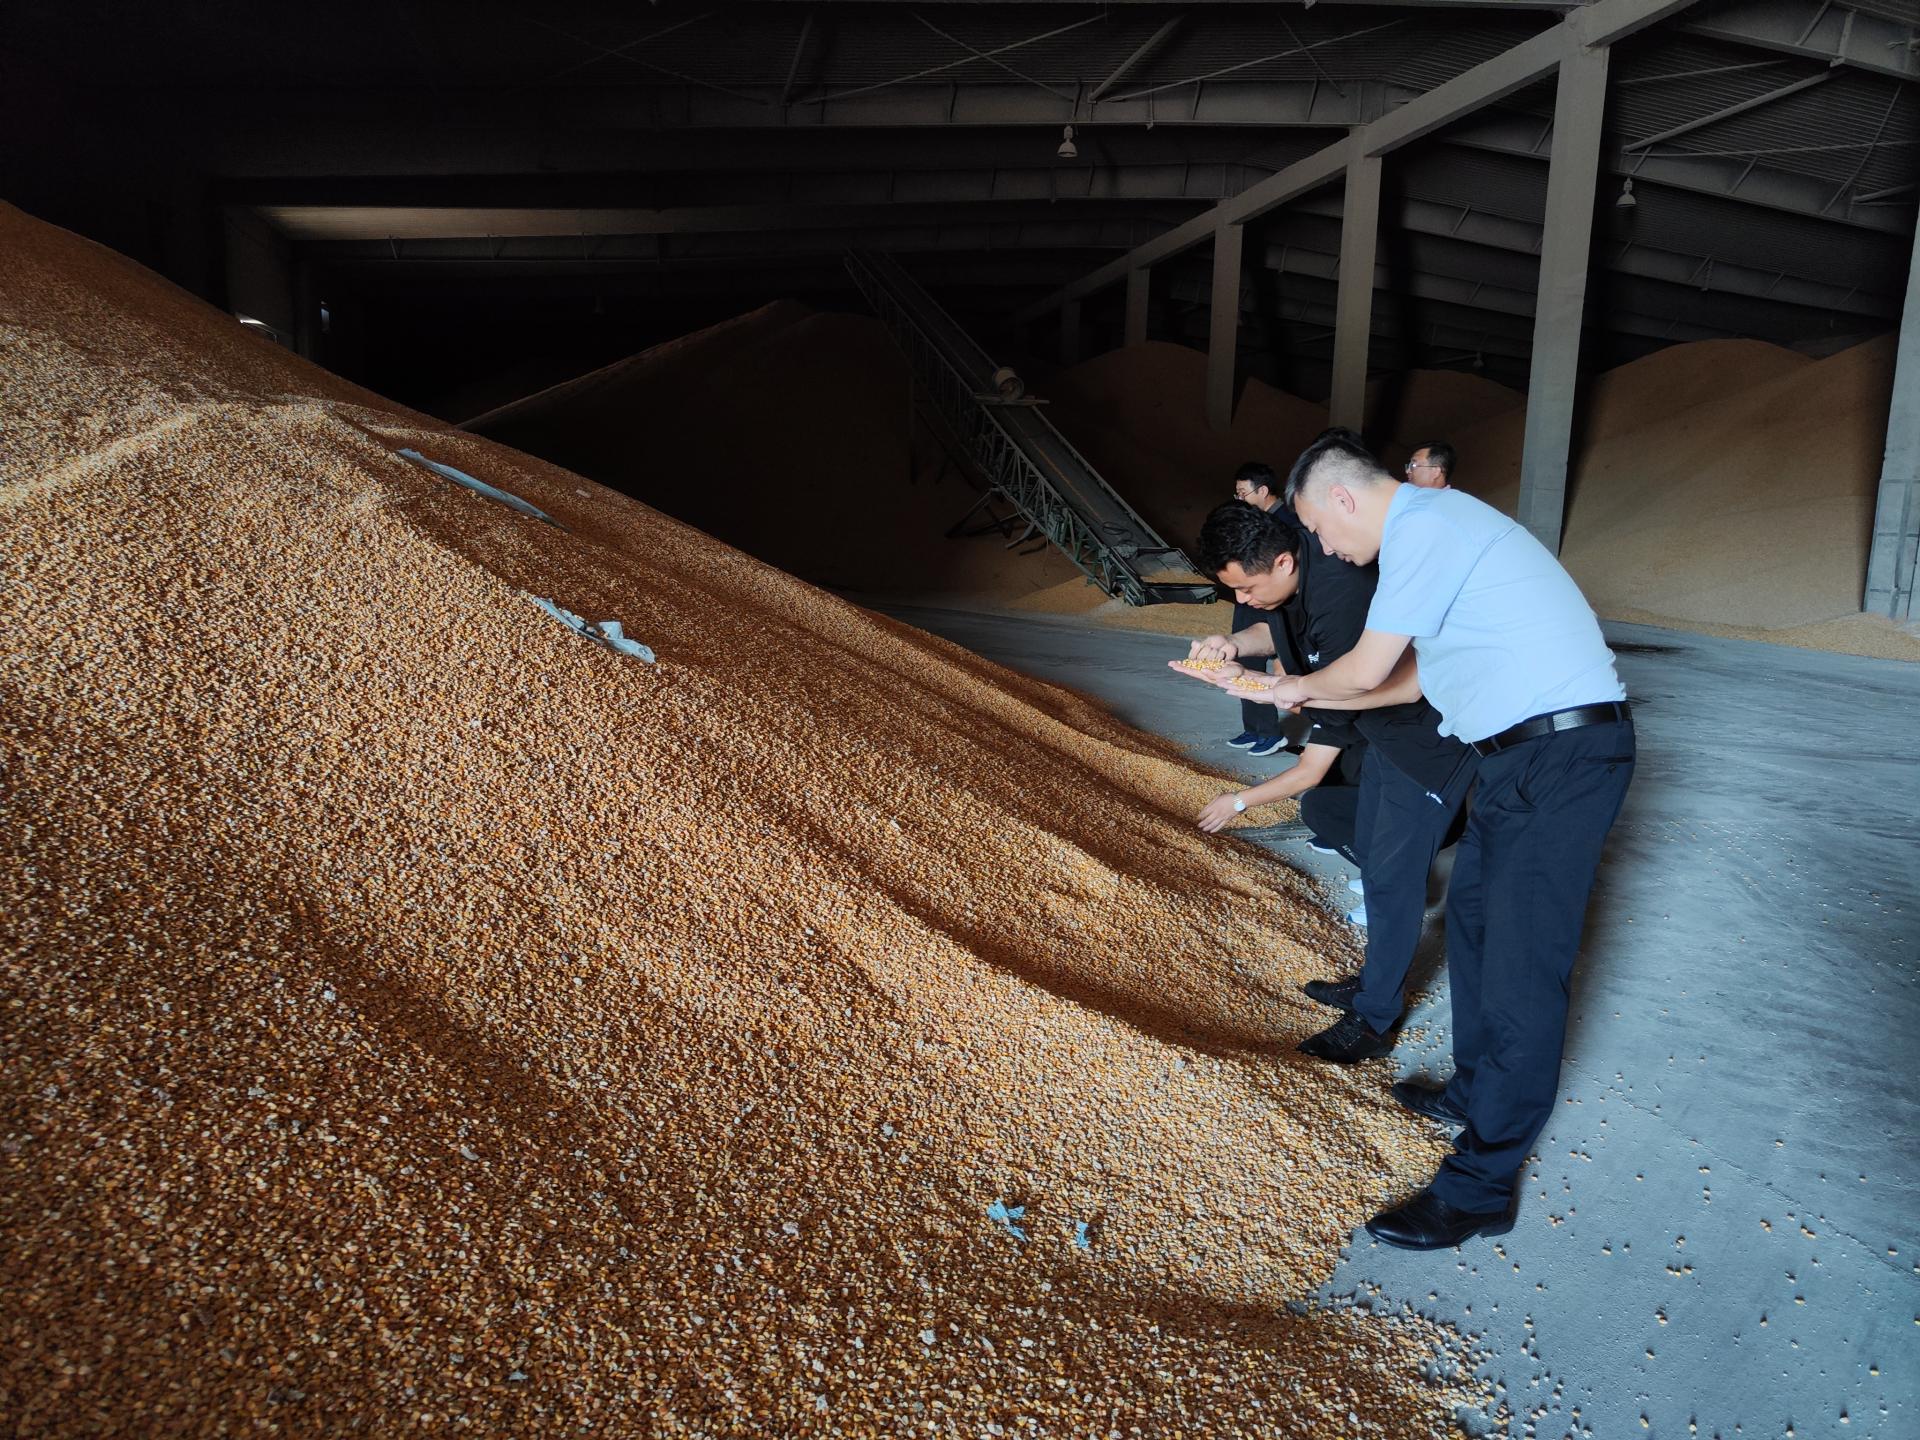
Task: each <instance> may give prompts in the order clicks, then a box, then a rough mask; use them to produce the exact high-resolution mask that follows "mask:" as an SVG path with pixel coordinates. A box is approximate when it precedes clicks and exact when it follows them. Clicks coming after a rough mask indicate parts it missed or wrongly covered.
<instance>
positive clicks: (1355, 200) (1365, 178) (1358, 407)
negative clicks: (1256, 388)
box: [1327, 146, 1382, 430]
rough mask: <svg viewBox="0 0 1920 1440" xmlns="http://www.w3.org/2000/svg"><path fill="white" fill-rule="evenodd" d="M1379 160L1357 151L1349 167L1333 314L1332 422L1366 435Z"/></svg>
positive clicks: (1378, 227) (1330, 413) (1330, 399)
mask: <svg viewBox="0 0 1920 1440" xmlns="http://www.w3.org/2000/svg"><path fill="white" fill-rule="evenodd" d="M1381 163H1382V162H1381V159H1380V157H1379V156H1378V155H1363V154H1361V153H1360V151H1359V148H1358V146H1356V147H1355V151H1354V156H1353V159H1352V160H1351V161H1349V162H1348V164H1347V196H1346V199H1345V201H1344V202H1343V203H1342V205H1341V208H1340V289H1339V296H1338V299H1337V300H1336V301H1335V303H1334V311H1333V391H1332V394H1331V395H1330V396H1329V397H1328V399H1327V413H1328V419H1329V421H1330V422H1331V423H1332V424H1335V425H1346V426H1348V427H1350V428H1352V429H1354V430H1365V429H1366V421H1367V351H1368V342H1369V341H1370V340H1371V339H1372V338H1373V272H1374V264H1375V252H1376V251H1377V250H1378V249H1379V248H1380V246H1379V242H1380V167H1381Z"/></svg>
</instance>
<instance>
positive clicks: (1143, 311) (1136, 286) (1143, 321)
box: [1123, 265, 1153, 345]
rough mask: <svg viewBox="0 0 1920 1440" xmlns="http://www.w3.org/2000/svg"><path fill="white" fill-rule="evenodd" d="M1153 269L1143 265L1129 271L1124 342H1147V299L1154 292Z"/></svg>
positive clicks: (1129, 343)
mask: <svg viewBox="0 0 1920 1440" xmlns="http://www.w3.org/2000/svg"><path fill="white" fill-rule="evenodd" d="M1152 286H1153V271H1151V270H1149V269H1148V268H1147V267H1146V266H1144V265H1142V266H1139V267H1137V268H1135V269H1132V270H1129V271H1127V330H1126V338H1125V340H1124V342H1123V343H1125V344H1128V345H1144V344H1146V343H1147V300H1148V297H1149V296H1150V295H1151V293H1152Z"/></svg>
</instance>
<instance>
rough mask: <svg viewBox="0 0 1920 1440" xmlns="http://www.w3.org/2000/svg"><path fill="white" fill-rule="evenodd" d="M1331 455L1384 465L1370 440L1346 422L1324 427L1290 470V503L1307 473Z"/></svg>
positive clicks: (1375, 466) (1374, 467) (1372, 467)
mask: <svg viewBox="0 0 1920 1440" xmlns="http://www.w3.org/2000/svg"><path fill="white" fill-rule="evenodd" d="M1331 455H1337V456H1341V457H1344V458H1346V459H1348V460H1357V461H1359V462H1360V463H1361V464H1363V465H1365V466H1366V467H1367V468H1368V469H1370V470H1378V469H1379V468H1380V462H1379V461H1378V460H1377V459H1375V458H1374V454H1373V452H1372V451H1371V450H1369V449H1367V446H1366V442H1365V441H1363V440H1362V439H1361V438H1360V437H1359V436H1358V435H1357V434H1355V433H1354V432H1353V431H1351V430H1349V429H1347V428H1346V426H1344V425H1336V426H1334V427H1333V428H1332V429H1331V430H1322V431H1321V432H1320V433H1319V435H1318V436H1316V437H1315V438H1314V442H1313V443H1312V444H1311V445H1309V446H1307V448H1306V449H1304V450H1302V451H1301V452H1300V458H1299V459H1298V460H1295V461H1294V462H1293V468H1292V469H1291V470H1289V471H1288V472H1287V503H1288V504H1289V505H1291V504H1292V503H1293V500H1294V497H1295V496H1296V495H1298V494H1299V493H1300V487H1301V486H1302V485H1304V484H1306V481H1307V475H1308V473H1309V472H1310V471H1312V469H1313V467H1314V466H1316V465H1318V464H1319V463H1320V462H1321V461H1322V460H1325V459H1326V458H1327V457H1328V456H1331Z"/></svg>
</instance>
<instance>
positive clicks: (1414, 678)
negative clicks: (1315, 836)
mask: <svg viewBox="0 0 1920 1440" xmlns="http://www.w3.org/2000/svg"><path fill="white" fill-rule="evenodd" d="M1199 548H1200V555H1201V564H1202V566H1204V567H1205V568H1206V569H1207V570H1209V571H1210V572H1211V573H1213V574H1214V575H1216V576H1217V577H1218V578H1219V580H1220V583H1221V584H1222V585H1226V586H1229V587H1231V588H1232V589H1233V590H1234V593H1235V597H1236V599H1239V600H1242V601H1243V602H1244V603H1249V604H1253V605H1256V606H1258V607H1259V608H1262V609H1270V610H1277V611H1278V612H1279V618H1280V621H1281V623H1279V624H1274V623H1272V622H1269V624H1268V625H1267V626H1265V627H1262V628H1264V629H1265V630H1266V631H1267V632H1268V635H1269V636H1270V643H1271V645H1272V647H1273V649H1274V651H1275V654H1276V657H1277V658H1278V659H1279V661H1280V666H1281V668H1282V669H1283V670H1284V671H1285V672H1286V673H1287V674H1290V675H1304V674H1308V673H1311V672H1312V671H1315V670H1319V669H1321V668H1323V667H1324V666H1327V665H1330V664H1332V663H1333V662H1334V661H1335V660H1337V659H1339V658H1340V657H1341V656H1342V655H1345V654H1346V653H1347V652H1348V651H1349V650H1351V649H1352V648H1353V645H1354V644H1355V642H1356V641H1357V640H1358V638H1359V636H1360V634H1361V632H1362V631H1364V630H1365V629H1366V617H1367V611H1368V609H1369V607H1370V606H1371V604H1372V602H1373V592H1374V586H1375V584H1376V583H1377V581H1378V572H1377V570H1376V569H1375V568H1374V567H1373V566H1372V565H1366V566H1356V565H1351V564H1349V563H1347V562H1346V561H1344V560H1341V559H1339V558H1337V557H1335V556H1331V555H1327V554H1325V553H1324V552H1323V551H1321V550H1320V549H1319V547H1317V546H1314V545H1311V544H1306V543H1303V541H1302V532H1301V530H1300V529H1299V527H1298V526H1297V525H1296V524H1295V523H1293V516H1292V512H1291V511H1289V510H1287V509H1286V508H1285V507H1277V508H1276V509H1275V510H1274V511H1272V512H1269V513H1268V514H1266V515H1264V516H1262V515H1255V514H1253V513H1252V512H1250V511H1248V510H1247V509H1246V508H1245V507H1236V506H1231V505H1225V506H1221V507H1220V508H1219V509H1218V510H1215V511H1214V512H1213V513H1212V514H1211V515H1209V516H1208V517H1207V521H1206V525H1205V526H1204V527H1203V528H1202V530H1201V532H1200V547H1199ZM1259 653H1261V650H1260V648H1259V631H1258V630H1250V631H1242V632H1238V633H1236V634H1235V635H1232V636H1209V637H1208V638H1207V639H1206V640H1204V641H1200V642H1197V643H1196V644H1195V645H1194V646H1193V648H1192V658H1195V659H1212V660H1226V661H1236V662H1237V661H1238V660H1239V659H1240V658H1241V657H1242V656H1243V655H1257V654H1259ZM1367 699H1368V702H1369V708H1366V709H1350V710H1349V713H1345V714H1343V713H1341V710H1342V709H1343V708H1346V707H1340V706H1334V705H1329V706H1318V705H1316V706H1314V707H1312V708H1310V709H1308V710H1307V711H1306V714H1307V715H1308V717H1309V718H1310V719H1312V720H1313V722H1314V727H1315V728H1314V731H1313V732H1311V733H1309V735H1308V736H1307V743H1308V744H1309V745H1313V744H1315V743H1316V741H1317V742H1318V743H1322V744H1324V743H1327V742H1328V741H1331V740H1334V739H1335V738H1336V737H1339V736H1343V735H1346V736H1349V737H1350V736H1351V735H1352V734H1354V733H1357V736H1358V739H1359V740H1360V741H1362V742H1364V743H1365V747H1366V748H1365V756H1364V758H1363V760H1362V763H1361V784H1360V796H1359V804H1358V810H1357V834H1356V837H1355V838H1356V845H1355V849H1356V852H1357V854H1358V857H1359V860H1360V873H1361V877H1362V881H1363V883H1364V885H1365V889H1366V909H1367V955H1366V963H1365V965H1364V966H1363V968H1362V970H1361V972H1360V974H1359V975H1357V976H1350V977H1348V978H1346V979H1344V980H1338V981H1331V982H1329V981H1310V982H1309V983H1308V985H1307V987H1306V988H1307V993H1308V994H1309V995H1310V996H1312V997H1313V998H1314V999H1316V1000H1319V1001H1321V1002H1322V1003H1323V1004H1327V1005H1331V1006H1333V1007H1335V1008H1338V1009H1342V1010H1345V1011H1346V1012H1347V1013H1346V1014H1345V1015H1344V1016H1342V1018H1341V1019H1340V1020H1338V1021H1336V1022H1335V1023H1334V1024H1333V1025H1332V1026H1330V1027H1329V1028H1328V1029H1326V1030H1324V1031H1322V1032H1321V1033H1320V1034H1318V1035H1315V1036H1312V1037H1311V1038H1309V1039H1307V1040H1305V1041H1303V1042H1302V1043H1301V1046H1300V1049H1301V1050H1302V1051H1303V1052H1305V1053H1306V1054H1309V1055H1313V1056H1315V1057H1317V1058H1319V1059H1323V1060H1330V1061H1333V1062H1335V1063H1337V1064H1350V1063H1352V1062H1353V1061H1356V1060H1363V1059H1368V1058H1372V1057H1375V1056H1380V1055H1385V1054H1387V1053H1388V1052H1389V1051H1391V1050H1392V1049H1393V1031H1394V1030H1395V1028H1396V1027H1397V1026H1398V1025H1399V1022H1400V1013H1401V1010H1402V1008H1403V1005H1404V994H1403V991H1404V988H1405V985H1406V979H1407V971H1408V969H1409V968H1410V967H1411V966H1412V964H1413V955H1414V950H1415V947H1416V946H1417V945H1418V943H1419V940H1420V929H1421V925H1422V924H1423V922H1424V920H1425V918H1426V898H1427V874H1428V872H1429V871H1430V870H1431V869H1432V866H1433V858H1434V856H1435V855H1436V854H1438V853H1439V850H1440V848H1441V845H1442V844H1443V843H1444V842H1445V840H1446V838H1447V834H1448V832H1449V831H1450V830H1451V829H1452V828H1453V825H1454V822H1455V821H1456V820H1457V819H1458V818H1459V815H1460V812H1461V809H1462V807H1463V806H1464V804H1465V801H1466V792H1467V788H1468V786H1469V785H1470V784H1471V783H1472V779H1473V764H1472V759H1473V756H1472V753H1471V752H1470V751H1469V750H1468V749H1467V748H1466V746H1464V745H1463V744H1461V743H1460V742H1459V741H1457V740H1454V739H1452V738H1450V737H1447V736H1442V735H1441V734H1440V731H1439V721H1440V717H1439V715H1438V714H1437V713H1436V712H1435V711H1434V710H1433V708H1432V707H1431V706H1429V705H1428V704H1427V703H1426V701H1425V700H1423V699H1422V698H1420V690H1419V677H1418V674H1417V672H1416V671H1415V669H1414V667H1413V666H1411V665H1408V666H1406V667H1404V668H1403V670H1402V672H1401V673H1400V674H1399V675H1398V676H1397V677H1396V678H1395V680H1394V681H1393V682H1392V683H1391V684H1390V685H1389V686H1387V687H1382V688H1381V689H1380V690H1377V691H1375V692H1373V693H1372V694H1370V695H1369V696H1368V697H1367ZM1348 726H1351V731H1348V730H1347V727H1348Z"/></svg>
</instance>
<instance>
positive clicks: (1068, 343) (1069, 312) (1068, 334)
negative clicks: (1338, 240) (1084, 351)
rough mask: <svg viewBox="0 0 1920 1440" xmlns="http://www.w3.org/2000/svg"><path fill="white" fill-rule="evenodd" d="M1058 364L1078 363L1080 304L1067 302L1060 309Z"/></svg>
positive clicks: (1075, 301)
mask: <svg viewBox="0 0 1920 1440" xmlns="http://www.w3.org/2000/svg"><path fill="white" fill-rule="evenodd" d="M1060 363H1061V364H1062V365H1078V364H1079V363H1080V302H1079V301H1078V300H1069V301H1067V303H1066V304H1064V305H1062V306H1061V307H1060Z"/></svg>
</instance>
